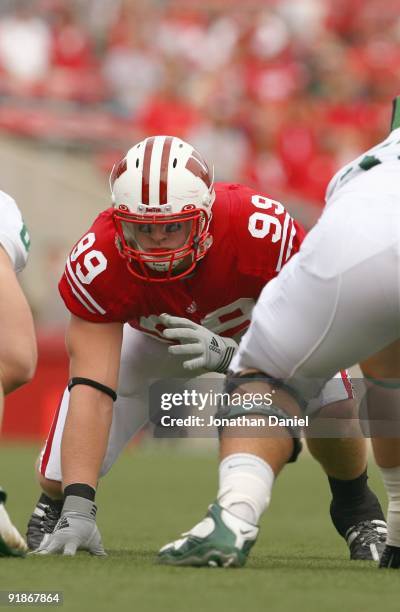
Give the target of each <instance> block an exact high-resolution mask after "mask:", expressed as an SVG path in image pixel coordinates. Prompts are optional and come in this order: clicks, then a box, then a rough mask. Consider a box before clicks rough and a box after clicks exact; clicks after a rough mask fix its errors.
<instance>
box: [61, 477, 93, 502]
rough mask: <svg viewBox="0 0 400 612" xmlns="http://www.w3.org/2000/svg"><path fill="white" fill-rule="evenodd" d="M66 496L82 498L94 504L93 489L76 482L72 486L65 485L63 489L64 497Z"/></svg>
mask: <svg viewBox="0 0 400 612" xmlns="http://www.w3.org/2000/svg"><path fill="white" fill-rule="evenodd" d="M67 495H76V497H84V498H85V499H89V500H90V501H92V502H94V498H95V496H96V489H93V487H91V486H90V485H87V484H84V483H82V482H76V483H74V484H70V485H67V486H66V487H65V489H64V497H67Z"/></svg>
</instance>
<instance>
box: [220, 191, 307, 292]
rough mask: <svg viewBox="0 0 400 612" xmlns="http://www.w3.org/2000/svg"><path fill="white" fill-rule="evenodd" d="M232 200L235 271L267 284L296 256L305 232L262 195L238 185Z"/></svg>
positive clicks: (282, 207)
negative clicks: (235, 255)
mask: <svg viewBox="0 0 400 612" xmlns="http://www.w3.org/2000/svg"><path fill="white" fill-rule="evenodd" d="M232 197H233V202H232V205H231V211H232V213H231V214H232V215H233V227H234V235H235V240H236V243H237V244H236V247H237V252H238V268H239V271H240V272H242V273H244V274H249V275H252V276H258V277H260V278H262V279H263V280H264V281H265V282H268V281H269V280H271V279H272V278H274V277H275V276H276V275H277V274H278V273H279V271H280V270H281V269H282V267H283V266H284V265H285V263H286V262H287V261H289V259H290V258H291V257H292V256H293V255H294V254H295V253H297V251H298V250H299V248H300V244H301V242H302V241H303V239H304V237H305V231H304V229H303V227H302V226H301V225H300V224H299V223H298V222H297V221H295V220H294V219H293V218H292V217H291V215H290V214H289V213H288V211H287V210H286V209H285V207H284V206H283V205H282V204H281V203H280V202H277V201H276V200H272V199H271V198H269V197H268V196H266V195H260V194H259V193H256V192H255V191H253V190H252V189H250V188H247V187H242V186H239V188H238V189H237V190H236V191H235V192H233V194H232Z"/></svg>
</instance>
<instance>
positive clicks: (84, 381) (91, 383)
mask: <svg viewBox="0 0 400 612" xmlns="http://www.w3.org/2000/svg"><path fill="white" fill-rule="evenodd" d="M75 385H87V386H88V387H93V388H94V389H97V390H98V391H101V392H102V393H105V394H106V395H108V396H109V397H111V399H112V401H113V402H115V401H116V399H117V394H116V393H115V391H114V389H111V387H107V385H103V384H102V383H99V382H97V380H92V379H91V378H82V377H80V376H75V377H74V378H71V380H70V381H69V383H68V391H71V389H72V387H75Z"/></svg>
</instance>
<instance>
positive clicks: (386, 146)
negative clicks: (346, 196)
mask: <svg viewBox="0 0 400 612" xmlns="http://www.w3.org/2000/svg"><path fill="white" fill-rule="evenodd" d="M399 160H400V128H397V129H395V130H393V131H392V132H391V133H390V134H389V136H388V137H387V138H386V140H384V141H383V142H380V143H379V144H377V145H375V146H374V147H372V148H371V149H369V150H368V151H366V152H365V153H362V154H361V155H360V156H359V157H357V158H356V159H354V160H353V161H352V162H350V163H349V164H346V166H343V168H341V169H340V170H339V171H338V172H337V173H336V174H335V176H334V177H333V178H332V180H331V181H330V183H329V185H328V188H327V190H326V196H325V201H326V202H327V203H328V201H329V200H330V199H331V198H332V197H333V195H336V193H337V192H338V191H339V190H340V189H341V188H342V187H343V186H344V185H347V184H348V183H349V182H350V181H352V180H353V179H355V178H358V177H359V176H361V175H362V174H363V173H365V172H366V171H367V170H371V168H376V167H378V166H380V165H381V164H383V163H385V162H393V161H399ZM399 169H400V167H399Z"/></svg>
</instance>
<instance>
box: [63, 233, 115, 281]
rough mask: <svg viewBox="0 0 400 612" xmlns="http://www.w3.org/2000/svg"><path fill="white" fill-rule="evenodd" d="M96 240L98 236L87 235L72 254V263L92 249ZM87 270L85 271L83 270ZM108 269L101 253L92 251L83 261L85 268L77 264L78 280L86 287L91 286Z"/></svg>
mask: <svg viewBox="0 0 400 612" xmlns="http://www.w3.org/2000/svg"><path fill="white" fill-rule="evenodd" d="M95 240H96V236H95V234H94V233H93V232H90V233H89V234H86V236H84V237H83V238H82V239H81V240H80V241H79V242H78V244H77V245H76V247H75V248H74V250H73V251H72V253H71V261H72V262H75V261H76V260H77V259H78V257H79V256H80V255H82V254H83V253H84V252H85V251H88V250H89V249H91V247H92V246H93V245H94V243H95ZM83 268H85V269H86V270H85V269H83ZM106 268H107V259H106V258H105V256H104V255H103V253H102V252H101V251H96V250H94V249H92V250H91V251H88V253H86V255H85V257H84V259H83V267H82V266H81V264H80V263H77V264H76V268H75V273H76V276H77V277H78V279H79V280H80V281H81V283H83V284H84V285H90V283H91V282H92V281H93V280H94V279H95V278H96V276H98V275H99V274H101V273H102V272H104V270H106Z"/></svg>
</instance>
